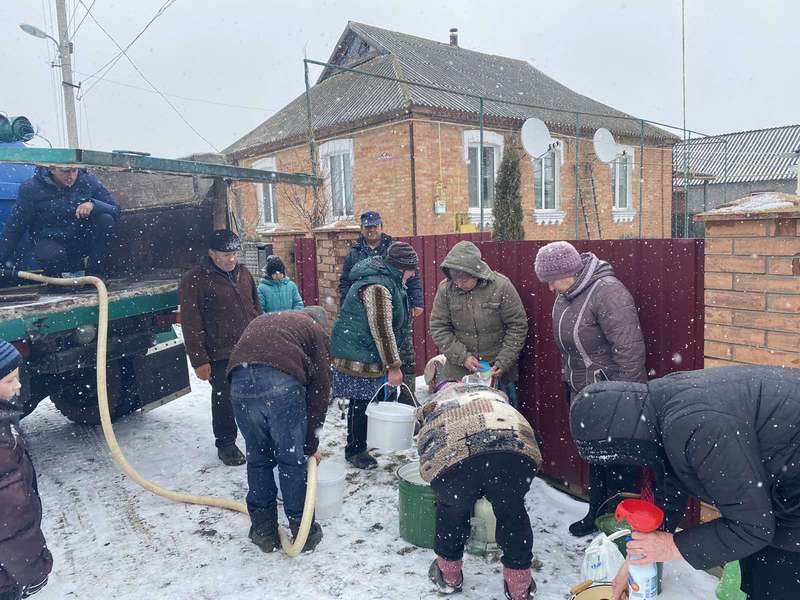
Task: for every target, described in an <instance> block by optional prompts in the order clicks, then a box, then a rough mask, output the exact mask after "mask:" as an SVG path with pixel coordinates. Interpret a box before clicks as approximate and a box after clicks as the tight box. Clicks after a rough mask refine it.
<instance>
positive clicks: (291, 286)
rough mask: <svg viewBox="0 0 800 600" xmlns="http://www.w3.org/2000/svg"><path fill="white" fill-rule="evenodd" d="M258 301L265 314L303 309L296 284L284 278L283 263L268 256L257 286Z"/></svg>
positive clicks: (276, 258)
mask: <svg viewBox="0 0 800 600" xmlns="http://www.w3.org/2000/svg"><path fill="white" fill-rule="evenodd" d="M258 300H259V302H261V308H263V309H264V312H265V313H271V312H280V311H282V310H298V309H301V308H303V306H304V304H303V299H302V298H301V297H300V292H299V291H298V290H297V284H295V282H294V281H292V280H291V279H289V278H288V277H287V276H286V267H284V266H283V261H282V260H281V259H280V258H279V257H277V256H275V255H274V254H270V255H269V256H268V257H267V264H266V266H265V267H264V277H263V278H262V279H261V283H259V284H258Z"/></svg>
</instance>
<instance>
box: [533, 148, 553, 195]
mask: <svg viewBox="0 0 800 600" xmlns="http://www.w3.org/2000/svg"><path fill="white" fill-rule="evenodd" d="M557 153H558V150H556V149H555V148H554V149H552V150H550V151H549V152H548V153H547V154H545V155H544V156H543V157H542V158H539V159H536V160H534V161H533V192H534V197H535V198H536V210H558V208H559V201H558V194H557V193H556V192H557V189H558V188H557V184H556V181H557V177H558V161H559V158H558V156H557Z"/></svg>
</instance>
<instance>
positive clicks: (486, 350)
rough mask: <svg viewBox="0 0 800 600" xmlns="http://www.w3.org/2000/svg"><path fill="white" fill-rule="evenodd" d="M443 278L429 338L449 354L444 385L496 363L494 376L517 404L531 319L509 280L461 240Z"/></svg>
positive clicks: (444, 265) (447, 260)
mask: <svg viewBox="0 0 800 600" xmlns="http://www.w3.org/2000/svg"><path fill="white" fill-rule="evenodd" d="M442 271H443V272H444V274H445V279H444V280H443V281H442V282H441V283H440V284H439V288H438V289H437V290H436V298H435V299H434V301H433V308H432V309H431V320H430V328H431V337H432V338H433V341H434V343H435V344H436V346H437V347H438V348H439V351H440V352H441V353H442V354H444V355H445V358H446V359H447V361H446V363H445V364H444V365H443V366H442V367H441V369H440V372H439V380H440V381H445V380H449V381H456V380H459V379H461V378H462V377H464V376H465V375H468V374H470V373H474V372H476V371H478V370H479V361H481V360H486V361H487V362H489V363H490V364H491V365H492V374H493V375H494V377H495V378H497V380H498V381H499V382H500V384H501V386H502V387H504V388H505V389H506V391H512V393H511V394H509V397H510V398H511V399H512V405H514V406H516V401H515V396H516V394H515V393H513V392H514V391H515V389H516V388H515V387H513V386H512V388H513V389H512V388H509V387H508V384H514V383H515V382H516V381H517V378H518V369H517V360H518V359H519V353H520V352H521V351H522V348H523V347H524V345H525V337H526V336H527V335H528V317H527V315H526V314H525V309H524V307H523V306H522V300H520V297H519V294H518V293H517V290H516V289H515V288H514V284H513V283H511V280H510V279H509V278H508V277H506V276H505V275H503V274H501V273H497V272H496V271H492V270H491V269H490V268H489V265H487V264H486V263H485V262H484V261H483V260H482V258H481V251H480V250H479V249H478V247H477V246H476V245H475V244H473V243H472V242H467V241H463V242H458V243H457V244H456V245H455V246H453V248H452V250H450V252H449V253H448V254H447V256H446V257H445V259H444V261H443V262H442Z"/></svg>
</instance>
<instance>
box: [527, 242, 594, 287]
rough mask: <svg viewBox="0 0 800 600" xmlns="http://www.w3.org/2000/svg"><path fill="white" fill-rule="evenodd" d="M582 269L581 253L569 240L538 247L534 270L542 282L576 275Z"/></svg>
mask: <svg viewBox="0 0 800 600" xmlns="http://www.w3.org/2000/svg"><path fill="white" fill-rule="evenodd" d="M581 269H583V261H582V260H581V255H580V254H578V251H577V250H576V249H575V246H573V245H572V244H570V243H569V242H551V243H549V244H547V245H546V246H542V247H541V248H539V252H537V253H536V262H535V263H534V270H535V271H536V277H538V278H539V281H541V282H542V283H548V282H550V281H555V280H556V279H564V278H565V277H572V276H573V275H577V274H578V273H580V272H581Z"/></svg>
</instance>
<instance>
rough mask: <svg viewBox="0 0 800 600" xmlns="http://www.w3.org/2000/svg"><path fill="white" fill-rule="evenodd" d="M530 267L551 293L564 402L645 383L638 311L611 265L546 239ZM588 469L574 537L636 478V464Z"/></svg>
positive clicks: (591, 528) (588, 528)
mask: <svg viewBox="0 0 800 600" xmlns="http://www.w3.org/2000/svg"><path fill="white" fill-rule="evenodd" d="M535 270H536V276H537V277H538V278H539V281H542V282H546V283H547V284H548V287H549V288H550V291H552V292H556V299H555V303H554V304H553V330H554V335H555V340H556V344H557V345H558V348H559V350H560V351H561V376H562V379H563V380H564V388H565V392H566V398H567V402H569V403H571V402H572V399H573V398H575V397H576V396H577V394H578V393H579V392H580V391H581V390H582V389H583V388H585V387H586V386H587V385H589V384H591V383H596V382H598V381H632V382H638V383H645V382H647V372H646V370H645V365H644V362H645V348H644V337H643V336H642V329H641V327H640V325H639V314H638V311H637V309H636V305H635V304H634V302H633V297H632V296H631V294H630V292H628V290H627V288H626V287H625V286H624V285H623V284H622V282H621V281H620V280H619V279H617V278H616V277H615V276H614V269H613V268H612V267H611V265H610V264H608V263H607V262H605V261H603V260H600V259H599V258H597V256H595V255H594V254H592V253H591V252H584V253H583V254H579V253H578V251H577V250H576V249H575V247H574V246H573V245H572V244H570V243H569V242H552V243H550V244H547V245H546V246H543V247H542V248H540V249H539V252H538V254H537V255H536V264H535ZM589 473H590V495H589V512H588V513H587V515H586V516H585V517H584V518H583V519H581V520H580V521H576V522H575V523H573V524H572V525H570V527H569V531H570V533H572V534H573V535H575V536H578V537H580V536H584V535H588V534H590V533H592V532H593V531H595V530H596V527H595V524H594V520H595V518H596V517H597V514H596V513H597V511H598V510H599V509H600V507H601V505H602V504H603V503H605V502H606V500H608V499H610V498H612V497H613V496H614V495H616V494H618V493H619V492H622V491H633V490H634V489H635V487H636V485H637V483H638V482H637V477H638V468H637V467H631V466H624V465H622V466H616V467H607V466H603V465H591V466H590V467H589ZM611 510H612V511H613V507H611Z"/></svg>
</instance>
